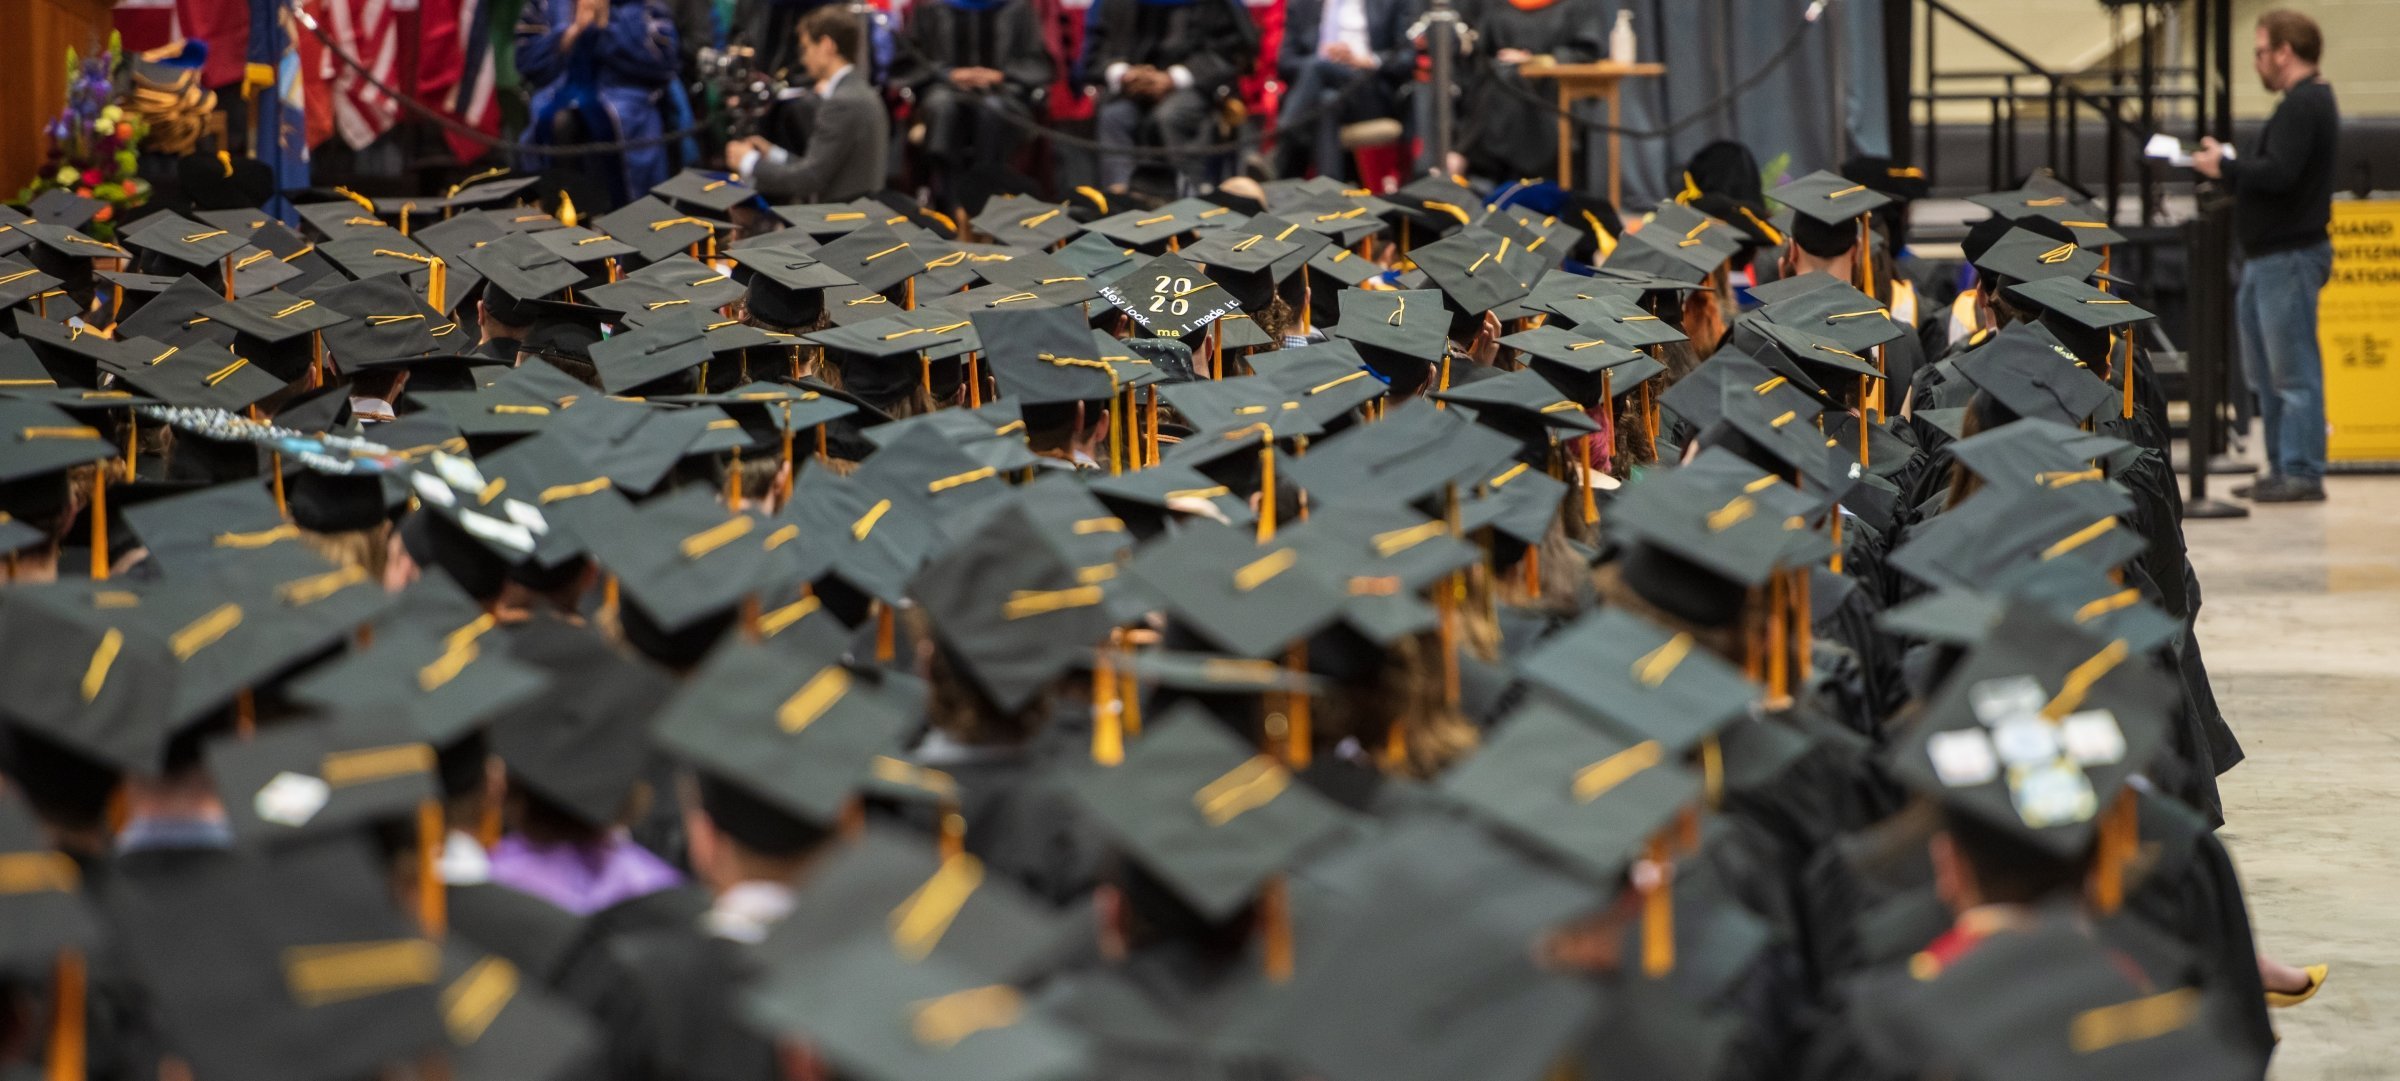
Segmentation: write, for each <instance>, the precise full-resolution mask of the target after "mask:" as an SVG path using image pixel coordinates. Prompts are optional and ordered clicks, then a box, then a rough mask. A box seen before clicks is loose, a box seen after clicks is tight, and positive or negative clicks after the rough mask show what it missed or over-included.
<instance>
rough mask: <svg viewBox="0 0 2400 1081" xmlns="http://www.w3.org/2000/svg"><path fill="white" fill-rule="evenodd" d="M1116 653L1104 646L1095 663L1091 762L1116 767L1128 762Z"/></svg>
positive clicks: (1093, 667) (1093, 668) (1093, 669)
mask: <svg viewBox="0 0 2400 1081" xmlns="http://www.w3.org/2000/svg"><path fill="white" fill-rule="evenodd" d="M1116 667H1117V666H1116V654H1115V652H1114V651H1113V650H1108V649H1103V650H1101V651H1100V656H1099V659H1098V660H1097V661H1096V662H1095V663H1094V664H1093V666H1092V763H1093V764H1094V765H1100V766H1114V765H1117V764H1119V763H1121V762H1123V761H1125V729H1124V727H1123V723H1122V722H1123V717H1122V715H1121V714H1119V713H1118V712H1117V692H1118V686H1117V672H1116Z"/></svg>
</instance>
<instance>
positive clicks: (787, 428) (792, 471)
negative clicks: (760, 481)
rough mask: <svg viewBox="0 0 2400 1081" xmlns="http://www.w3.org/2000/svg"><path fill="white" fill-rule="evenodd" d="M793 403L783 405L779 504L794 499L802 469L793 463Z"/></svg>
mask: <svg viewBox="0 0 2400 1081" xmlns="http://www.w3.org/2000/svg"><path fill="white" fill-rule="evenodd" d="M793 434H794V433H793V432H792V403H790V402H785V403H783V476H781V477H778V478H776V481H775V483H776V485H777V487H778V489H779V490H778V491H777V492H776V493H775V495H776V499H777V501H778V502H788V501H789V500H790V499H791V498H792V483H793V481H794V480H795V479H796V478H798V477H799V475H800V467H799V466H797V465H795V464H793V462H792V436H793Z"/></svg>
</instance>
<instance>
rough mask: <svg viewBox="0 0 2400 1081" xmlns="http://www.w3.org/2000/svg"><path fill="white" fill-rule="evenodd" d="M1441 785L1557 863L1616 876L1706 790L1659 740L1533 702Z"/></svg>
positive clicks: (1596, 876)
mask: <svg viewBox="0 0 2400 1081" xmlns="http://www.w3.org/2000/svg"><path fill="white" fill-rule="evenodd" d="M1441 786H1442V789H1443V791H1444V792H1446V793H1447V794H1449V795H1450V796H1451V797H1452V798H1454V799H1456V800H1458V801H1459V802H1460V803H1462V804H1464V805H1466V806H1467V807H1468V808H1469V809H1470V810H1472V811H1474V812H1475V813H1476V814H1477V815H1478V816H1480V817H1482V818H1484V819H1486V820H1487V821H1490V822H1491V823H1493V824H1494V825H1495V826H1497V827H1499V828H1501V829H1503V830H1505V831H1507V832H1508V833H1509V834H1511V835H1513V836H1516V837H1519V838H1521V839H1523V840H1524V841H1526V842H1527V843H1530V844H1532V845H1534V846H1536V847H1537V848H1539V849H1540V850H1541V851H1542V852H1543V854H1544V855H1546V856H1548V857H1549V858H1550V859H1551V860H1553V861H1555V862H1557V863H1558V864H1560V865H1562V866H1565V867H1568V868H1571V869H1573V870H1574V871H1575V872H1576V873H1577V874H1578V875H1580V876H1582V877H1584V878H1586V879H1589V880H1591V881H1594V882H1597V883H1602V884H1613V883H1614V882H1615V881H1616V880H1617V879H1618V877H1619V876H1620V875H1622V874H1623V873H1624V871H1625V868H1626V866H1627V865H1628V864H1630V863H1631V862H1632V861H1633V859H1634V858H1635V857H1636V856H1637V855H1639V854H1640V852H1641V850H1642V848H1643V846H1644V845H1646V844H1647V843H1648V842H1649V840H1650V838H1651V836H1652V835H1654V834H1656V833H1658V832H1659V831H1660V830H1662V829H1664V828H1666V826H1667V825H1668V823H1670V822H1671V821H1672V820H1673V819H1674V817H1675V814H1676V812H1677V811H1679V810H1681V809H1682V808H1683V807H1684V806H1685V805H1687V804H1690V803H1692V802H1694V801H1696V800H1698V799H1699V798H1700V794H1701V789H1700V778H1699V777H1698V776H1697V775H1695V774H1694V773H1693V772H1692V771H1691V770H1689V769H1686V768H1684V767H1683V766H1682V765H1681V764H1680V763H1679V762H1678V761H1677V760H1676V759H1675V758H1674V757H1673V756H1671V755H1670V754H1669V753H1668V752H1667V750H1666V748H1665V746H1664V745H1663V744H1661V743H1660V742H1658V741H1657V740H1654V739H1634V738H1630V737H1627V736H1623V735H1618V734H1616V733H1612V732H1607V731H1603V730H1601V729H1600V728H1598V727H1596V726H1594V725H1593V724H1591V723H1590V722H1588V721H1585V720H1583V719H1581V718H1578V717H1576V716H1575V715H1573V714H1572V713H1570V712H1568V711H1567V710H1565V709H1563V708H1561V707H1559V706H1556V705H1553V704H1550V703H1547V702H1533V703H1529V704H1527V705H1524V706H1521V707H1519V708H1518V709H1517V710H1516V711H1515V712H1514V713H1512V714H1510V715H1509V717H1508V718H1507V719H1506V720H1504V721H1502V722H1501V723H1500V724H1499V725H1498V726H1497V728H1496V730H1495V734H1494V735H1493V736H1492V738H1491V739H1490V740H1488V741H1487V742H1485V744H1484V745H1483V748H1482V749H1481V750H1480V751H1478V752H1476V754H1475V757H1473V758H1471V759H1468V760H1467V761H1466V762H1465V763H1463V764H1461V765H1460V766H1459V767H1458V768H1456V769H1453V770H1451V771H1450V772H1449V773H1448V774H1446V775H1445V776H1444V777H1443V778H1442V785H1441Z"/></svg>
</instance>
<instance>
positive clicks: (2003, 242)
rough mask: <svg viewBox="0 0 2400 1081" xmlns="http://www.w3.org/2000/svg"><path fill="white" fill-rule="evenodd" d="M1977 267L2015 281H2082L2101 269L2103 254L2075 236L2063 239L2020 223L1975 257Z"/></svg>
mask: <svg viewBox="0 0 2400 1081" xmlns="http://www.w3.org/2000/svg"><path fill="white" fill-rule="evenodd" d="M1975 269H1977V270H1980V271H1984V272H1985V273H1988V274H1997V275H1999V276H2001V277H2003V278H2006V279H2008V280H2010V281H2012V282H2030V281H2040V280H2042V279H2044V278H2072V279H2074V280H2076V281H2082V280H2084V279H2085V278H2089V277H2091V276H2092V273H2093V272H2094V271H2097V270H2099V269H2100V254H2099V253H2098V252H2093V251H2086V250H2084V249H2083V248H2081V247H2078V246H2077V245H2076V243H2075V242H2074V241H2073V240H2060V239H2057V238H2055V237H2050V236H2045V235H2043V234H2042V233H2039V232H2036V231H2034V230H2032V229H2027V228H2024V227H2023V226H2018V227H2016V228H2012V229H2010V230H2009V231H2007V232H2006V233H2003V234H2001V235H2000V238H1999V239H1998V240H1995V241H1993V242H1992V244H1991V247H1989V248H1987V249H1985V250H1984V252H1983V254H1982V255H1979V256H1977V257H1975Z"/></svg>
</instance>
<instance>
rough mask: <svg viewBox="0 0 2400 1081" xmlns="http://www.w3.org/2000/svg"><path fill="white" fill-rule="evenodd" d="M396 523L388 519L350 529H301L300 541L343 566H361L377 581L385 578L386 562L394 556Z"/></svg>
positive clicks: (309, 548) (344, 567)
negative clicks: (331, 531)
mask: <svg viewBox="0 0 2400 1081" xmlns="http://www.w3.org/2000/svg"><path fill="white" fill-rule="evenodd" d="M391 532H392V527H391V524H390V523H388V522H385V523H378V524H376V525H373V526H369V527H367V528H365V529H347V530H343V531H342V532H339V533H316V532H311V531H309V530H305V529H304V530H301V531H300V543H302V544H304V545H307V546H308V550H309V551H312V552H315V553H317V554H318V555H321V556H324V557H325V558H326V559H328V560H331V561H332V562H333V565H334V566H336V567H339V568H342V569H345V570H347V569H349V568H351V567H357V568H359V569H360V570H363V571H366V572H367V575H368V576H369V577H370V578H372V579H373V580H375V581H378V582H380V581H382V580H383V569H384V564H385V563H387V562H389V560H390V556H391V550H392V549H391V544H390V543H389V542H390V540H391Z"/></svg>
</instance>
